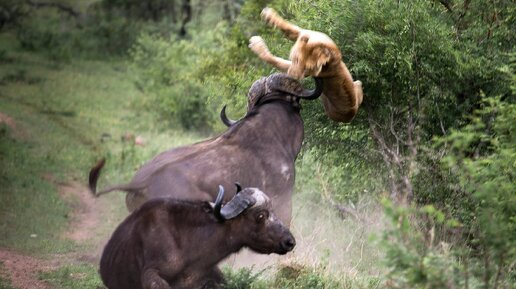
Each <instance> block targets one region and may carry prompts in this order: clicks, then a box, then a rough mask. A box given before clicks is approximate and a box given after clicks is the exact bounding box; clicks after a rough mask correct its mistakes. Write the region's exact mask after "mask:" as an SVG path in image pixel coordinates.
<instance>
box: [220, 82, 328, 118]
mask: <svg viewBox="0 0 516 289" xmlns="http://www.w3.org/2000/svg"><path fill="white" fill-rule="evenodd" d="M314 80H315V89H313V90H311V89H306V88H304V87H303V85H302V84H301V83H300V82H299V81H297V80H296V79H294V78H291V77H289V76H288V75H286V74H284V73H275V74H272V75H270V76H269V77H262V78H261V79H259V80H257V81H255V82H254V83H253V85H252V86H251V88H250V89H249V92H248V93H247V113H248V114H249V113H250V112H251V111H252V110H253V109H254V108H255V107H257V106H259V105H260V104H263V103H266V102H270V101H273V100H284V101H288V102H291V103H293V104H294V106H299V101H300V100H301V99H307V100H314V99H317V98H318V97H319V96H320V95H321V93H322V90H323V84H322V80H321V79H320V78H314ZM220 119H221V120H222V122H223V123H224V124H225V125H226V126H228V127H229V126H232V125H233V124H235V123H236V122H237V121H235V120H231V119H229V118H228V117H227V116H226V106H225V105H224V106H223V107H222V110H221V111H220Z"/></svg>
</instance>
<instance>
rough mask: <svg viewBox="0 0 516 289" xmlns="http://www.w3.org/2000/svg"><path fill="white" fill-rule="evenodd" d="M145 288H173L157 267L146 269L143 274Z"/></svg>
mask: <svg viewBox="0 0 516 289" xmlns="http://www.w3.org/2000/svg"><path fill="white" fill-rule="evenodd" d="M142 287H143V289H172V287H170V285H168V282H167V281H165V280H164V279H163V278H161V277H160V276H159V274H158V270H157V269H146V270H145V271H144V272H143V276H142Z"/></svg>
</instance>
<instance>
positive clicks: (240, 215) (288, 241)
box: [214, 185, 296, 255]
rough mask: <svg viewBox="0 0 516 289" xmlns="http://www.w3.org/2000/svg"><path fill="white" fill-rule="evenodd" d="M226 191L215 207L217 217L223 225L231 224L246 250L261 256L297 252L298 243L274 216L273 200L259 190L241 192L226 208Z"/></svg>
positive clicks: (220, 188)
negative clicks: (223, 200) (224, 223)
mask: <svg viewBox="0 0 516 289" xmlns="http://www.w3.org/2000/svg"><path fill="white" fill-rule="evenodd" d="M223 198H224V188H223V187H222V186H219V193H218V196H217V199H216V201H215V204H214V214H215V216H216V217H217V218H218V219H219V220H220V221H221V222H232V224H231V227H232V228H233V230H232V231H233V232H234V233H235V234H237V235H238V238H241V242H242V244H243V245H244V246H246V247H249V248H250V249H251V250H253V251H255V252H258V253H261V254H270V253H277V254H281V255H283V254H286V253H287V252H289V251H292V249H294V246H295V245H296V241H295V239H294V237H293V236H292V233H290V231H289V229H288V228H287V227H285V226H284V225H283V223H281V221H280V220H279V219H278V218H276V216H275V215H274V213H273V212H272V203H271V200H270V198H269V197H268V196H267V195H266V194H265V193H264V192H262V191H261V190H259V189H257V188H245V189H243V190H241V188H240V187H239V185H237V194H236V195H235V196H234V197H233V198H232V199H231V200H230V201H229V202H228V203H226V204H225V205H224V206H222V199H223Z"/></svg>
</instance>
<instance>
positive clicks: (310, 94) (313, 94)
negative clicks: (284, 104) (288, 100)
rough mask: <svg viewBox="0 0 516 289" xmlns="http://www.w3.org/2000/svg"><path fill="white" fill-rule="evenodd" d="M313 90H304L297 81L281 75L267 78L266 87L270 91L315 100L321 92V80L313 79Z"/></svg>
mask: <svg viewBox="0 0 516 289" xmlns="http://www.w3.org/2000/svg"><path fill="white" fill-rule="evenodd" d="M314 80H315V89H306V88H304V87H303V86H302V85H301V83H299V81H297V80H296V79H294V78H291V77H289V76H288V75H286V74H283V73H277V74H273V75H271V76H269V78H268V79H267V86H268V88H269V89H271V90H278V91H281V92H285V93H288V94H291V95H294V96H297V97H299V98H303V99H309V100H312V99H316V98H318V97H319V96H320V95H321V93H322V91H323V81H322V79H321V78H318V77H314Z"/></svg>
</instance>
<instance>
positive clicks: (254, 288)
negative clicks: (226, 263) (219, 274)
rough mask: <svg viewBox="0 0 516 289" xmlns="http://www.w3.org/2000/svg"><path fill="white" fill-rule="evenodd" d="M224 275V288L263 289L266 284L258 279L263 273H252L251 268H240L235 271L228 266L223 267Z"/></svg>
mask: <svg viewBox="0 0 516 289" xmlns="http://www.w3.org/2000/svg"><path fill="white" fill-rule="evenodd" d="M223 273H224V277H225V278H226V284H225V286H224V288H225V289H265V288H267V287H266V284H265V282H264V281H263V280H260V275H261V274H262V273H263V271H262V272H258V273H253V272H252V269H251V268H241V269H238V270H236V271H234V270H232V269H231V268H230V267H224V268H223Z"/></svg>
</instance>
